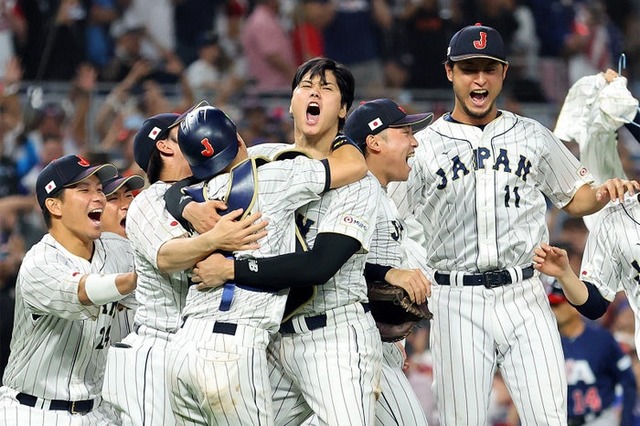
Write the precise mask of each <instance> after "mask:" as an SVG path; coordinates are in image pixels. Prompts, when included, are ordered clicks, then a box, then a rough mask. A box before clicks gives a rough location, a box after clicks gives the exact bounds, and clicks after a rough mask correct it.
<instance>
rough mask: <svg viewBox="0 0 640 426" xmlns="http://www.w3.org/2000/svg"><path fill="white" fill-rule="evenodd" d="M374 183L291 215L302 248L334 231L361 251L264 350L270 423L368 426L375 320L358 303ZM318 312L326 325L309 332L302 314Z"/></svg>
mask: <svg viewBox="0 0 640 426" xmlns="http://www.w3.org/2000/svg"><path fill="white" fill-rule="evenodd" d="M288 148H292V145H287V144H261V145H257V146H255V147H252V148H251V149H250V153H251V154H252V155H265V156H267V157H273V155H275V154H276V153H277V152H279V151H282V150H285V149H288ZM377 186H379V185H378V182H377V180H376V179H375V177H373V175H371V174H369V175H367V176H366V177H365V178H363V179H361V180H360V181H358V182H355V183H353V184H350V185H346V186H344V187H341V188H337V189H334V190H331V191H328V192H326V193H325V194H324V195H323V196H322V198H321V199H320V200H318V201H314V202H311V203H309V204H308V205H306V206H304V207H302V208H300V209H298V211H297V215H298V224H299V225H301V228H302V232H303V235H304V236H305V239H306V241H307V244H308V245H309V247H313V242H314V241H315V238H316V236H317V234H318V233H323V232H330V233H331V232H333V233H338V234H343V235H348V236H350V237H352V238H355V239H356V240H358V241H359V242H360V243H361V244H362V247H363V248H362V249H361V250H360V251H358V252H357V253H356V254H354V255H353V256H352V257H351V258H350V259H349V260H348V261H347V262H346V263H345V264H344V265H343V267H342V268H341V269H340V270H339V271H338V273H337V274H336V275H335V276H334V277H333V278H331V279H330V280H329V281H328V282H327V283H325V284H324V285H322V286H318V287H317V295H316V297H315V299H314V301H313V302H312V303H310V304H307V305H305V307H304V308H303V310H301V311H300V312H301V314H300V315H297V316H295V317H293V319H292V322H293V324H294V328H295V330H296V333H294V334H284V335H282V334H278V335H277V336H276V339H275V341H274V342H272V343H271V344H270V346H269V350H268V354H267V355H268V360H269V362H270V369H271V370H270V379H271V385H272V387H273V391H274V394H273V408H274V412H275V424H276V425H284V424H288V425H298V424H300V423H301V422H302V421H303V420H304V419H306V418H307V417H309V416H310V415H311V414H312V413H315V417H316V418H315V419H314V421H315V422H316V423H318V424H349V425H365V424H366V425H369V424H371V423H373V418H374V409H375V403H374V402H375V396H376V394H377V393H378V392H379V381H380V368H381V358H382V347H381V341H380V334H379V333H378V329H377V328H376V325H375V321H374V320H373V317H372V316H371V314H370V313H365V311H364V308H363V305H362V304H361V303H362V302H367V301H368V299H367V294H366V293H367V286H366V283H365V281H364V275H363V271H364V263H365V260H366V251H367V250H368V248H369V246H370V243H371V239H372V236H373V228H374V226H373V225H374V221H375V218H376V214H377V205H378V195H377V194H379V193H378V190H377ZM323 313H324V314H326V316H327V318H326V326H324V327H322V328H318V329H315V330H309V329H308V328H307V326H306V323H305V320H304V317H305V316H314V315H317V314H323Z"/></svg>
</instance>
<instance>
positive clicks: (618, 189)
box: [596, 178, 640, 201]
mask: <svg viewBox="0 0 640 426" xmlns="http://www.w3.org/2000/svg"><path fill="white" fill-rule="evenodd" d="M636 191H640V183H638V182H637V181H635V180H626V179H620V178H613V179H607V180H606V181H605V182H604V183H603V184H602V185H600V186H599V187H598V188H596V199H597V200H598V201H616V200H619V201H623V200H624V194H626V193H629V194H630V195H634V194H635V193H636Z"/></svg>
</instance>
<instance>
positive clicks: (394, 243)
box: [367, 184, 404, 268]
mask: <svg viewBox="0 0 640 426" xmlns="http://www.w3.org/2000/svg"><path fill="white" fill-rule="evenodd" d="M378 188H379V189H378V191H379V193H380V195H379V200H380V204H379V206H378V218H377V220H376V226H375V229H374V231H373V238H372V240H371V248H370V249H369V254H368V256H367V262H369V263H375V264H377V265H385V266H391V267H393V268H400V267H401V266H402V263H403V259H404V255H403V253H402V252H403V250H402V245H401V243H402V241H403V239H404V238H403V237H404V225H403V223H402V220H401V219H400V217H399V215H398V209H396V206H395V205H394V204H393V201H391V200H390V199H389V197H388V195H387V193H386V189H385V188H382V187H380V185H379V184H378Z"/></svg>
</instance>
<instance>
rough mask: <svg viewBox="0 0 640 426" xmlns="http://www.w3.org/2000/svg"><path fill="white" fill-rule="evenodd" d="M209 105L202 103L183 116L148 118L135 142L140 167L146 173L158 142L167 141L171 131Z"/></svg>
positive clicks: (134, 146)
mask: <svg viewBox="0 0 640 426" xmlns="http://www.w3.org/2000/svg"><path fill="white" fill-rule="evenodd" d="M207 105H209V103H208V102H207V101H200V102H198V103H197V104H195V105H194V106H192V107H191V108H189V109H188V110H187V111H185V112H183V113H182V114H175V113H165V114H157V115H154V116H153V117H149V118H147V119H146V120H145V121H144V123H142V127H140V130H138V133H136V137H135V139H134V140H133V157H134V158H135V160H136V163H138V166H140V168H141V169H142V170H144V171H145V172H146V171H147V168H148V167H149V160H150V159H151V154H152V153H153V150H154V149H155V148H156V142H157V141H159V140H161V139H166V138H167V136H168V135H169V130H171V129H172V128H174V127H176V126H177V125H178V124H180V123H182V122H183V121H184V119H185V118H186V117H187V114H189V113H190V112H191V111H193V110H194V109H196V108H198V107H201V106H207Z"/></svg>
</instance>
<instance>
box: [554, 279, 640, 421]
mask: <svg viewBox="0 0 640 426" xmlns="http://www.w3.org/2000/svg"><path fill="white" fill-rule="evenodd" d="M547 294H548V297H549V303H550V304H551V309H552V310H553V313H554V314H555V316H556V320H557V322H558V329H559V331H560V338H561V339H562V351H563V353H564V358H565V367H566V371H567V384H568V385H569V388H568V393H567V395H568V408H569V409H568V413H569V424H570V425H587V426H608V425H614V424H617V425H632V424H634V420H633V409H634V406H635V404H636V393H637V391H636V379H635V376H634V374H633V369H632V367H631V359H630V358H629V356H628V355H625V354H624V353H623V352H622V350H621V349H620V345H619V344H618V342H616V340H615V339H614V338H613V336H612V335H611V333H610V332H609V331H608V330H606V329H604V328H602V327H601V326H599V325H597V324H585V322H584V320H583V319H582V316H581V315H580V314H579V313H578V311H577V310H576V309H575V308H573V307H572V306H571V305H570V304H569V303H568V302H567V298H566V297H565V295H564V292H563V291H562V287H561V286H560V284H558V282H557V281H555V282H554V283H553V284H552V285H550V286H549V287H548V290H547ZM618 386H620V387H621V388H622V410H621V412H620V411H619V410H618V399H617V395H616V394H617V391H616V387H618Z"/></svg>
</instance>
